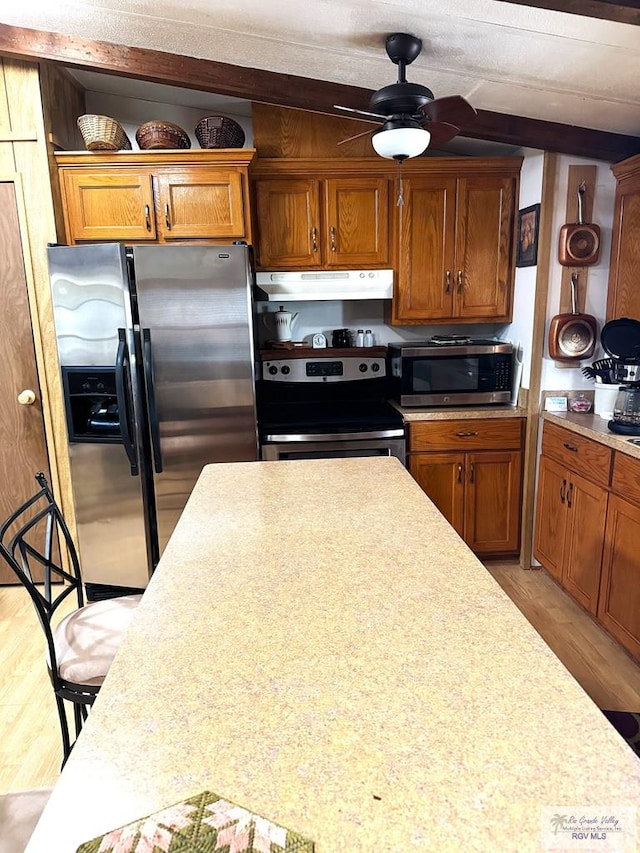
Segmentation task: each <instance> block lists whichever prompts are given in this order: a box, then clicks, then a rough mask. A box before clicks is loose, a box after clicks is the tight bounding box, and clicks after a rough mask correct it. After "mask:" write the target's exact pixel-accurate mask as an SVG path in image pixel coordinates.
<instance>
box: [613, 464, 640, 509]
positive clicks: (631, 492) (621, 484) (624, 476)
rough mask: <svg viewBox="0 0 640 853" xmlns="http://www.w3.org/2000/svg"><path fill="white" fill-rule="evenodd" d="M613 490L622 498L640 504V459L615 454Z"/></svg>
mask: <svg viewBox="0 0 640 853" xmlns="http://www.w3.org/2000/svg"><path fill="white" fill-rule="evenodd" d="M611 488H612V489H613V491H614V492H616V493H617V494H619V495H620V496H621V497H623V498H626V499H627V500H629V501H633V502H634V503H637V504H640V459H634V458H633V457H632V456H627V455H626V454H624V453H614V455H613V475H612V477H611Z"/></svg>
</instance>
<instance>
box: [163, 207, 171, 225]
mask: <svg viewBox="0 0 640 853" xmlns="http://www.w3.org/2000/svg"><path fill="white" fill-rule="evenodd" d="M170 212H171V211H170V210H169V205H168V204H165V206H164V223H165V225H166V226H167V228H168V229H169V231H171V217H170V215H169V214H170Z"/></svg>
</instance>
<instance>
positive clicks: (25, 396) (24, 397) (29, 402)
mask: <svg viewBox="0 0 640 853" xmlns="http://www.w3.org/2000/svg"><path fill="white" fill-rule="evenodd" d="M35 401H36V394H35V391H32V390H31V388H25V389H24V391H21V392H20V393H19V394H18V402H19V403H20V405H21V406H33V404H34V403H35Z"/></svg>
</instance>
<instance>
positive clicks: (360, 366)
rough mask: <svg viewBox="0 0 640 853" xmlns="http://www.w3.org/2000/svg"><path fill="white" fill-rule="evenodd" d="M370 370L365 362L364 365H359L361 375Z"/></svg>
mask: <svg viewBox="0 0 640 853" xmlns="http://www.w3.org/2000/svg"><path fill="white" fill-rule="evenodd" d="M368 369H369V368H368V367H367V365H366V364H365V363H364V361H363V362H362V364H360V365H358V370H359V371H360V373H366V372H367V370H368Z"/></svg>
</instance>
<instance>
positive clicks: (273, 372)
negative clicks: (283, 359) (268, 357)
mask: <svg viewBox="0 0 640 853" xmlns="http://www.w3.org/2000/svg"><path fill="white" fill-rule="evenodd" d="M277 372H278V368H277V367H276V366H275V364H271V365H269V373H270V374H271V375H272V376H275V375H276V373H277Z"/></svg>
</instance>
